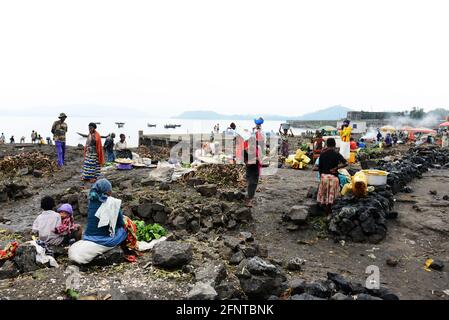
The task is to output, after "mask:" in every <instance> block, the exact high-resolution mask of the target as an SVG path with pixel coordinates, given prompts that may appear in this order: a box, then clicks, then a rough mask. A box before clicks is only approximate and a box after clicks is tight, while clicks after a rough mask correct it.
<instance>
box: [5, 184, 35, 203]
mask: <svg viewBox="0 0 449 320" xmlns="http://www.w3.org/2000/svg"><path fill="white" fill-rule="evenodd" d="M27 187H28V184H26V183H23V182H20V181H4V182H0V203H1V202H6V201H8V200H17V199H25V198H29V197H31V196H32V194H31V193H30V192H29V191H28V190H27Z"/></svg>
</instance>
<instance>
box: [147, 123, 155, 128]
mask: <svg viewBox="0 0 449 320" xmlns="http://www.w3.org/2000/svg"><path fill="white" fill-rule="evenodd" d="M156 126H157V125H156V124H150V123H147V127H148V128H156Z"/></svg>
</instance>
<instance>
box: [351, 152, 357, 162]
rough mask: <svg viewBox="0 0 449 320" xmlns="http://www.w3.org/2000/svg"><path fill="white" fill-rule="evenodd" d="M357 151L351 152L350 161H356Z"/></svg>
mask: <svg viewBox="0 0 449 320" xmlns="http://www.w3.org/2000/svg"><path fill="white" fill-rule="evenodd" d="M356 154H357V153H356V152H351V153H350V154H349V163H355V162H356V158H355V157H356Z"/></svg>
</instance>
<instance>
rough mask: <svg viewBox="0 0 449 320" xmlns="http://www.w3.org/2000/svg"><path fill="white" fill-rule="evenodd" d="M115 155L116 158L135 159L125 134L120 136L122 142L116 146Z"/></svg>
mask: <svg viewBox="0 0 449 320" xmlns="http://www.w3.org/2000/svg"><path fill="white" fill-rule="evenodd" d="M115 153H116V158H128V159H132V158H133V155H132V152H131V150H129V149H128V144H127V143H126V136H125V135H124V134H123V133H122V134H121V135H120V141H119V142H117V143H116V144H115Z"/></svg>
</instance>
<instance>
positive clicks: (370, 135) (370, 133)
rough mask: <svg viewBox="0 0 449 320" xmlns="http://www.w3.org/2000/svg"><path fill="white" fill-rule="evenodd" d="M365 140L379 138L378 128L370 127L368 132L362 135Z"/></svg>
mask: <svg viewBox="0 0 449 320" xmlns="http://www.w3.org/2000/svg"><path fill="white" fill-rule="evenodd" d="M362 138H363V139H365V140H375V139H377V130H376V129H374V128H372V127H371V128H369V129H368V131H367V133H366V134H365V135H364V136H363V137H362Z"/></svg>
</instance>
